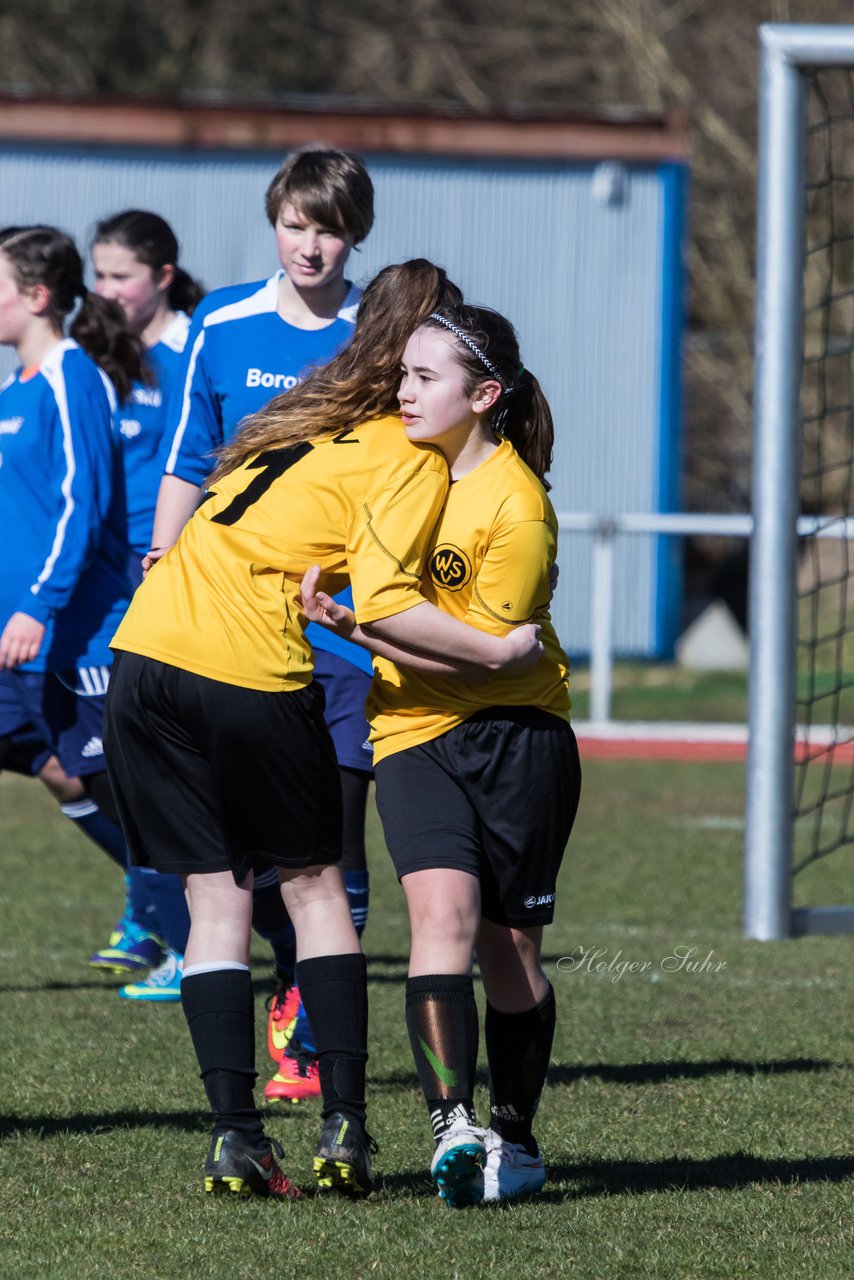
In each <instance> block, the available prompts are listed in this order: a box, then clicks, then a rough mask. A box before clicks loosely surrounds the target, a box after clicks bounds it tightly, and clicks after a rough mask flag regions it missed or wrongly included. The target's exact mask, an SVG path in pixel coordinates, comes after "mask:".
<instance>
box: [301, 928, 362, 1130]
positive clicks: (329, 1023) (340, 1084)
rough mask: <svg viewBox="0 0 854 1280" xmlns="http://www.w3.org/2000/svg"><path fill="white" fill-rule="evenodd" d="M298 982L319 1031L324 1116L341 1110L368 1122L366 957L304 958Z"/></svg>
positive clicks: (317, 1047)
mask: <svg viewBox="0 0 854 1280" xmlns="http://www.w3.org/2000/svg"><path fill="white" fill-rule="evenodd" d="M297 985H298V987H299V990H300V996H301V997H302V1000H303V1003H304V1005H305V1011H306V1013H307V1014H308V1020H309V1022H310V1023H311V1030H312V1032H313V1035H314V1044H315V1052H316V1054H317V1067H318V1072H319V1074H320V1088H321V1091H322V1093H323V1116H324V1119H325V1118H326V1117H327V1116H329V1115H331V1114H332V1112H333V1111H341V1112H343V1113H344V1115H347V1116H350V1117H352V1118H353V1119H354V1120H357V1121H358V1122H359V1124H361V1125H364V1123H365V1063H366V1062H367V1060H368V985H367V968H366V965H365V957H364V956H363V955H361V954H358V955H352V954H346V955H337V956H317V957H315V958H314V959H313V960H300V961H299V963H298V964H297Z"/></svg>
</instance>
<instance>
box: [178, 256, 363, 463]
mask: <svg viewBox="0 0 854 1280" xmlns="http://www.w3.org/2000/svg"><path fill="white" fill-rule="evenodd" d="M283 274H284V273H283V272H282V271H277V272H276V274H275V275H274V276H271V277H270V279H269V280H264V281H259V282H256V283H254V284H243V285H234V286H232V287H230V288H227V289H216V290H215V291H214V292H213V293H210V294H208V296H207V298H205V299H204V301H203V302H202V303H201V304H200V305H199V307H198V309H197V310H196V312H195V314H194V316H193V323H192V326H191V328H190V334H189V337H188V339H187V347H186V352H185V364H184V376H183V379H182V381H181V385H180V386H179V387H177V388H176V393H175V398H174V399H173V400H172V403H171V405H170V415H169V416H170V422H171V423H174V424H175V425H174V429H173V430H172V431H170V433H169V438H168V440H167V442H166V451H165V455H164V466H163V470H164V471H165V472H166V473H167V474H169V475H175V476H177V477H178V478H179V480H186V481H187V482H188V483H189V484H198V485H201V484H204V482H205V479H206V477H207V476H208V475H210V473H211V471H212V470H213V466H214V460H213V451H214V450H215V449H216V448H218V446H219V445H221V444H223V443H224V442H225V441H226V440H230V439H231V437H232V436H233V435H234V433H235V431H236V430H237V428H238V426H239V425H240V423H241V421H242V420H243V419H244V418H245V417H247V416H248V415H249V414H251V413H257V411H258V410H259V409H262V408H263V407H264V405H265V404H267V403H268V401H270V400H272V398H273V397H274V396H276V395H281V394H282V392H284V391H289V390H290V389H291V388H292V387H295V386H296V384H297V382H299V381H300V379H301V378H304V377H305V375H306V374H307V373H309V372H310V371H311V369H312V368H314V367H316V366H317V365H321V364H326V363H328V361H330V360H331V359H332V358H333V356H335V355H336V354H337V353H338V351H340V350H341V348H342V347H343V346H346V344H347V343H348V342H349V341H350V339H351V337H352V336H353V326H354V325H355V322H356V312H357V310H358V306H359V298H360V296H361V294H360V291H359V290H358V289H356V288H354V287H351V288H350V289H349V291H348V293H347V297H346V298H345V299H344V303H343V304H342V307H341V309H340V311H339V312H338V316H337V317H336V319H335V320H333V321H332V323H331V324H329V325H326V327H325V328H323V329H297V328H296V327H295V326H294V325H292V324H288V323H287V321H285V320H283V319H282V317H281V316H280V315H279V314H278V312H277V310H276V307H277V305H278V297H279V294H278V290H279V281H280V280H281V279H282V276H283Z"/></svg>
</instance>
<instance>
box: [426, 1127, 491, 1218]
mask: <svg viewBox="0 0 854 1280" xmlns="http://www.w3.org/2000/svg"><path fill="white" fill-rule="evenodd" d="M484 1136H485V1135H484V1131H483V1129H477V1128H475V1126H474V1125H470V1124H455V1125H454V1126H453V1128H452V1129H449V1130H448V1131H447V1133H445V1134H444V1135H443V1137H442V1139H441V1141H440V1142H439V1144H438V1146H437V1147H436V1153H435V1155H434V1156H433V1162H432V1164H431V1165H430V1172H431V1173H432V1175H433V1177H434V1178H435V1179H436V1185H437V1187H438V1188H439V1195H440V1196H441V1198H442V1199H443V1200H444V1201H445V1203H446V1204H448V1205H450V1206H451V1208H453V1209H462V1208H464V1207H465V1206H467V1205H472V1204H480V1202H481V1200H482V1199H483V1166H484V1164H485V1163H486V1147H485V1146H484V1141H483V1139H484Z"/></svg>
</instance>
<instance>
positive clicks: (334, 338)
mask: <svg viewBox="0 0 854 1280" xmlns="http://www.w3.org/2000/svg"><path fill="white" fill-rule="evenodd" d="M283 275H284V272H282V271H277V272H276V273H275V275H273V276H271V277H270V279H269V280H261V281H257V282H255V283H254V284H242V285H233V286H231V287H228V288H225V289H215V290H214V291H213V293H209V294H208V296H207V297H206V298H205V299H204V301H203V302H201V303H200V304H199V306H198V307H197V308H196V311H195V312H194V314H193V322H192V326H191V329H190V334H189V337H188V339H187V345H186V349H185V355H184V371H183V378H182V380H181V383H180V385H178V386H176V388H175V391H174V392H173V396H172V399H171V401H170V411H169V419H170V424H171V423H174V424H175V426H174V430H172V431H170V432H169V433H168V440H167V442H166V450H165V453H164V458H163V464H164V465H163V470H164V471H165V472H166V473H167V475H175V476H177V477H178V479H179V480H186V481H187V482H188V483H190V484H198V485H202V484H203V483H204V481H205V478H206V477H207V476H208V475H209V474H210V473H211V471H212V470H213V466H214V461H213V456H212V455H213V451H214V449H216V448H218V447H219V445H221V444H223V443H225V441H227V440H230V439H231V437H232V436H233V435H234V433H235V432H236V431H237V428H238V427H239V426H240V423H241V422H242V420H243V419H244V418H246V417H248V416H249V414H251V413H257V411H258V410H259V409H262V408H263V407H264V405H265V404H267V403H268V402H269V401H270V400H272V399H273V397H274V396H277V395H281V394H282V393H283V392H285V391H289V390H290V389H291V388H292V387H295V386H296V384H297V383H298V382H299V381H300V380H301V379H302V378H304V377H305V376H306V375H307V374H308V373H310V372H311V370H312V368H316V367H318V366H319V365H323V364H327V363H328V362H329V361H330V360H332V359H333V357H334V356H336V355H337V354H338V352H339V351H340V350H341V348H342V347H345V346H346V345H347V343H348V342H349V341H350V339H351V338H352V336H353V329H354V327H355V323H356V312H357V311H358V307H359V299H360V298H361V296H362V295H361V290H360V289H357V288H356V287H355V286H353V285H351V286H350V288H349V290H348V291H347V296H346V297H345V299H344V302H343V303H342V305H341V309H340V311H339V312H338V316H337V318H336V319H335V320H333V322H332V324H330V325H327V326H326V327H325V328H324V329H298V328H296V327H295V326H294V325H292V324H288V323H287V321H285V320H283V319H282V317H281V316H280V315H279V314H278V312H277V310H276V307H277V306H278V302H279V282H280V281H281V279H282V276H283ZM306 568H308V566H307V565H306ZM337 598H338V599H340V600H342V602H343V603H345V604H348V605H350V606H351V607H352V603H353V597H352V594H351V593H350V591H349V588H348V590H347V592H346V593H342V594H341V595H340V596H339V597H337ZM306 634H307V635H308V638H309V641H310V643H311V644H312V646H313V647H314V648H315V649H325V650H326V651H327V652H329V653H335V654H337V655H338V656H339V657H341V658H344V659H345V660H346V661H347V662H350V663H352V664H353V665H354V666H356V667H359V669H360V670H362V671H365V672H366V673H367V674H368V675H371V674H372V673H373V667H372V665H371V657H370V654H369V653H368V652H367V651H366V650H365V649H361V648H360V647H359V646H358V645H354V644H350V643H349V642H348V641H346V640H341V639H339V638H338V636H336V635H334V634H333V633H332V632H331V631H327V630H326V629H325V628H324V627H319V626H316V625H315V624H314V623H311V624H309V627H308V629H307V632H306Z"/></svg>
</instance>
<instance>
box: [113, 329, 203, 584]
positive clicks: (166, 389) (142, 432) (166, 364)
mask: <svg viewBox="0 0 854 1280" xmlns="http://www.w3.org/2000/svg"><path fill="white" fill-rule="evenodd" d="M189 331H190V317H189V316H188V315H185V314H184V312H183V311H179V312H177V313H176V315H175V318H174V319H173V320H171V321H170V322H169V324H168V325H167V326H166V328H165V329H164V331H163V333H162V334H161V336H160V340H159V342H157V343H155V345H154V346H153V347H149V349H148V352H147V356H148V361H149V364H150V366H151V369H152V372H153V374H154V380H153V381H152V382H151V383H143V382H135V383H134V384H133V390H132V391H131V394H130V399H129V400H126V401H125V402H124V403H122V404H120V405H119V406H118V408H117V410H116V413H115V424H116V432H117V434H118V438H119V445H120V446H121V454H122V463H123V467H124V475H125V505H126V507H127V517H128V543H129V544H130V547H131V549H132V551H133V552H134V556H135V557H136V558H137V559H138V558H141V557H142V556H144V555H145V553H146V551H147V550H148V548H149V547H150V546H151V530H152V528H153V526H154V510H155V507H156V506H157V491H158V489H159V487H160V478H161V476H162V474H163V464H162V453H163V436H164V432H165V429H166V421H167V417H166V415H167V411H168V407H169V400H170V394H171V392H172V390H173V388H174V387H175V385H176V384H177V383H178V382H179V380H180V375H181V371H182V367H183V363H184V361H183V356H184V348H185V346H186V344H187V335H188V334H189Z"/></svg>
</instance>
